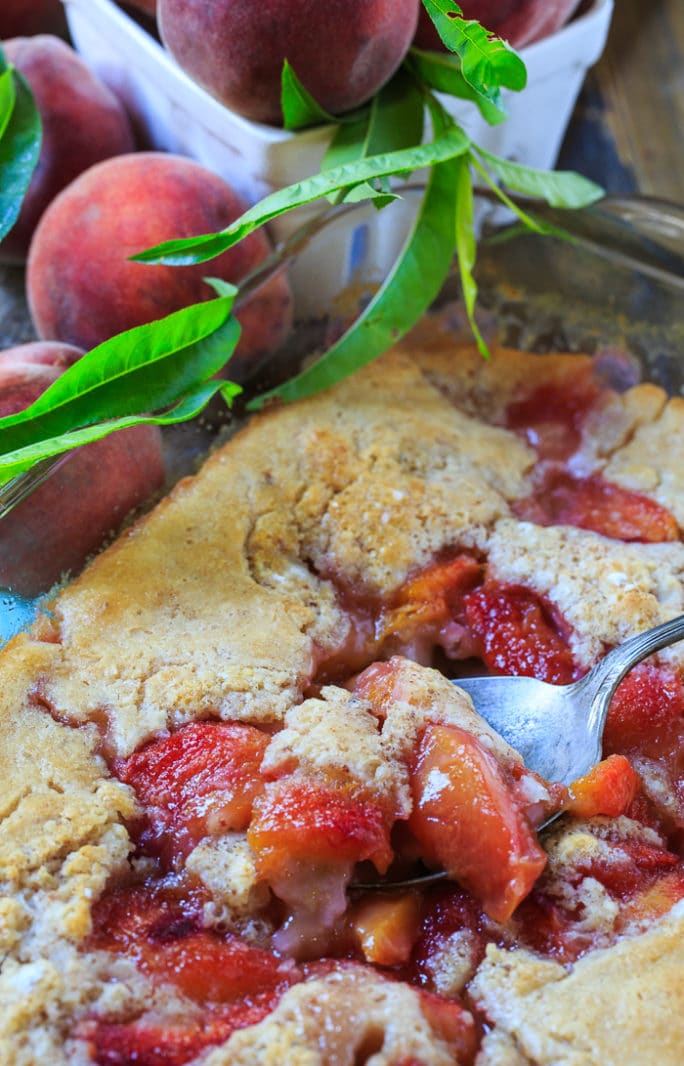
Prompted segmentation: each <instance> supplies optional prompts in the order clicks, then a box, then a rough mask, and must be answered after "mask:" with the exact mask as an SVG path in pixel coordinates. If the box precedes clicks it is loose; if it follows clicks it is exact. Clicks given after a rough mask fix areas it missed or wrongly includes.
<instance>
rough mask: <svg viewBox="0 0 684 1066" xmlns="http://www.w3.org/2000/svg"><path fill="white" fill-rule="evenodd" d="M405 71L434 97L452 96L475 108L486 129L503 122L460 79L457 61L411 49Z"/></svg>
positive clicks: (497, 111)
mask: <svg viewBox="0 0 684 1066" xmlns="http://www.w3.org/2000/svg"><path fill="white" fill-rule="evenodd" d="M407 63H408V65H409V67H410V68H411V69H412V70H413V71H414V73H415V75H416V76H417V77H418V78H420V80H421V81H422V82H423V84H424V85H426V86H428V87H429V88H430V89H434V90H435V91H436V92H438V93H446V94H447V95H448V96H455V97H456V98H457V99H459V100H468V101H469V102H470V103H472V104H475V106H476V107H477V108H478V110H479V112H480V114H481V115H482V117H483V118H484V119H485V121H486V122H488V123H489V125H490V126H498V125H499V124H500V123H501V122H505V120H506V112H505V110H504V109H503V108H501V107H496V106H495V105H494V104H492V103H491V102H490V101H489V100H487V99H486V98H485V97H484V96H482V95H481V94H480V93H478V92H477V91H476V90H475V89H473V88H472V86H471V85H469V84H468V82H467V81H466V80H465V78H464V77H463V72H462V70H461V63H460V60H459V59H458V58H457V57H456V56H452V55H445V54H444V53H443V52H422V51H420V50H419V49H417V48H413V49H412V50H411V52H410V53H409V57H408V59H407Z"/></svg>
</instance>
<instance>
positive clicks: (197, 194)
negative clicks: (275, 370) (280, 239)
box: [27, 152, 292, 377]
mask: <svg viewBox="0 0 684 1066" xmlns="http://www.w3.org/2000/svg"><path fill="white" fill-rule="evenodd" d="M246 206H247V205H246V204H245V203H244V202H243V201H242V199H241V198H240V197H239V196H238V195H237V193H235V192H234V190H233V189H232V188H231V187H230V185H228V184H227V183H226V182H225V181H224V180H223V179H222V178H220V177H218V176H217V175H216V174H213V173H212V172H211V171H209V170H207V169H206V168H205V167H203V166H201V165H200V164H199V163H195V162H193V161H192V160H190V159H185V158H182V157H181V156H174V155H165V154H163V153H161V152H138V153H137V154H133V155H122V156H116V157H115V158H113V159H108V160H105V162H103V163H98V164H97V166H94V167H92V168H91V169H90V170H88V171H86V173H85V174H81V176H80V177H78V178H77V179H76V181H74V182H73V183H72V184H71V185H70V186H69V187H68V188H66V189H65V190H64V191H63V192H62V193H60V195H59V196H58V197H57V199H56V200H54V201H53V202H52V204H51V205H50V206H49V207H48V209H47V211H46V212H45V214H44V215H43V217H42V219H41V221H40V224H39V226H38V229H37V230H36V233H35V235H34V238H33V241H32V243H31V249H30V253H29V260H28V269H27V295H28V301H29V306H30V308H31V314H32V316H33V321H34V325H35V327H36V330H37V332H38V333H39V335H40V336H41V337H43V338H45V339H46V340H61V341H64V342H67V343H69V344H76V345H78V347H80V348H85V349H90V348H93V347H95V345H97V344H99V343H100V342H101V341H104V340H107V339H108V338H109V337H112V336H113V335H114V334H116V333H120V332H122V331H123V330H126V329H131V328H132V327H133V326H139V325H142V324H143V323H145V322H151V321H153V320H155V319H158V318H162V317H163V316H164V315H168V314H170V313H171V312H172V311H177V310H179V309H180V308H182V307H186V306H187V305H188V304H192V303H196V302H198V301H200V300H207V299H209V298H211V297H213V296H215V293H214V291H213V290H212V289H211V288H210V287H209V286H208V285H207V284H206V283H205V281H204V280H203V279H204V278H205V277H206V276H214V277H218V278H223V279H224V280H226V281H230V282H238V281H240V279H242V278H243V277H244V276H245V275H246V274H248V273H249V272H250V271H251V270H252V269H253V268H254V267H255V266H256V265H257V264H258V263H260V262H261V261H262V260H263V259H265V258H266V256H267V255H268V254H269V253H270V250H271V248H270V244H269V241H268V238H267V237H266V235H265V234H264V233H263V232H257V233H253V234H251V235H250V236H249V237H247V238H246V239H245V240H244V241H241V242H240V243H239V244H237V245H235V246H234V247H233V248H230V249H228V251H227V252H224V253H223V255H220V256H219V257H218V258H217V259H213V260H211V262H209V263H200V264H198V265H196V266H186V267H172V266H155V265H150V264H146V263H133V262H131V261H130V259H129V257H130V256H131V255H133V254H134V253H135V252H140V251H143V250H144V249H145V248H148V247H150V246H151V245H155V244H158V243H159V242H161V241H165V240H169V239H171V238H176V237H192V236H196V235H198V234H201V233H209V232H212V231H215V230H221V229H224V228H225V227H226V226H228V225H229V224H230V223H231V222H233V221H234V220H235V219H236V218H237V217H238V215H240V214H242V212H243V211H244V210H246ZM291 316H292V303H291V296H290V290H289V286H288V284H287V280H286V279H285V277H284V276H282V275H278V276H276V277H274V278H272V279H271V280H270V281H269V282H267V283H266V284H265V285H264V286H262V287H261V288H260V289H258V290H257V291H256V292H255V294H254V295H253V296H252V297H251V299H250V300H249V302H248V303H247V304H246V305H245V306H244V308H243V309H242V310H241V312H240V314H239V315H238V318H239V319H240V321H241V323H242V325H243V335H242V337H241V339H240V343H239V346H238V349H237V357H238V359H239V361H240V363H241V364H242V366H243V367H246V366H247V365H254V364H255V363H256V362H258V361H259V360H260V359H261V358H262V357H263V356H264V355H266V354H268V353H269V352H270V351H271V350H273V349H275V348H277V347H278V345H279V344H280V343H281V342H282V340H283V339H284V338H285V336H286V335H287V333H288V331H289V328H290V323H291ZM238 373H239V364H238V363H237V361H236V360H233V361H232V362H231V364H230V365H229V367H228V374H229V376H230V377H234V376H238Z"/></svg>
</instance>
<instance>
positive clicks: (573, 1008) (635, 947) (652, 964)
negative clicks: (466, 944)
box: [470, 904, 684, 1066]
mask: <svg viewBox="0 0 684 1066" xmlns="http://www.w3.org/2000/svg"><path fill="white" fill-rule="evenodd" d="M470 991H471V993H472V995H473V996H474V998H475V1000H476V1002H477V1003H478V1005H479V1006H480V1007H481V1008H482V1009H483V1010H484V1011H485V1013H486V1014H487V1016H488V1017H489V1018H491V1020H492V1021H493V1022H495V1023H496V1025H497V1026H498V1027H500V1028H501V1029H502V1030H503V1031H504V1032H506V1033H508V1034H510V1036H511V1037H512V1038H513V1041H514V1043H515V1045H516V1046H518V1047H519V1048H520V1050H521V1052H522V1053H523V1054H524V1055H527V1056H528V1058H529V1060H530V1062H532V1063H534V1066H644V1063H650V1062H657V1063H658V1066H679V1063H681V1061H682V1047H684V913H683V912H682V905H681V904H678V905H677V906H676V907H675V908H674V909H673V911H672V912H671V914H670V915H669V916H668V917H667V918H666V919H664V920H663V921H662V922H661V923H660V924H659V925H657V926H656V927H655V928H654V929H652V930H650V931H649V932H647V933H645V934H643V935H642V936H639V937H635V938H633V939H626V940H622V941H620V942H619V943H617V944H615V945H614V946H613V947H611V948H609V949H607V950H605V951H596V952H594V953H592V954H591V955H589V956H587V957H586V958H584V959H581V960H580V961H579V962H577V963H576V964H575V966H574V967H572V968H571V969H570V970H569V971H566V970H564V969H563V967H562V966H559V965H557V964H556V963H552V962H541V961H539V960H537V959H534V958H533V957H532V956H528V955H526V954H525V953H524V952H520V951H514V952H507V951H502V950H501V949H500V948H496V947H494V946H492V945H490V947H489V948H488V949H487V957H486V960H485V962H484V963H483V965H482V967H481V968H480V971H479V973H478V974H477V976H476V977H475V979H474V980H473V981H472V983H471V985H470ZM523 1061H524V1060H523Z"/></svg>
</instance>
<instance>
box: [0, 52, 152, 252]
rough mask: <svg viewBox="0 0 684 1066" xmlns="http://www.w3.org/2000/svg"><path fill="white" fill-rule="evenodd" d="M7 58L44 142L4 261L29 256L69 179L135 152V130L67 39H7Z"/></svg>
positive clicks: (1, 248) (7, 240)
mask: <svg viewBox="0 0 684 1066" xmlns="http://www.w3.org/2000/svg"><path fill="white" fill-rule="evenodd" d="M4 49H5V56H6V58H7V60H8V62H10V63H13V64H14V66H15V67H16V68H17V70H19V71H21V73H22V74H23V75H24V77H25V78H26V80H27V82H28V83H29V86H30V87H31V91H32V93H33V96H34V99H35V101H36V105H37V107H38V110H39V111H40V116H41V119H42V123H43V143H42V146H41V151H40V158H39V160H38V166H37V167H36V169H35V171H34V174H33V177H32V179H31V184H30V185H29V188H28V192H27V193H26V197H25V199H24V203H23V205H22V208H21V212H20V214H19V218H18V220H17V222H16V223H15V225H14V227H13V229H12V230H11V231H10V233H9V234H8V235H7V237H6V238H5V240H4V241H3V242H2V244H1V245H0V258H2V259H4V260H5V261H14V260H23V259H25V258H26V254H27V252H28V247H29V243H30V240H31V236H32V234H33V231H34V230H35V228H36V225H37V224H38V220H39V218H40V216H41V215H42V213H43V211H44V210H45V208H46V207H47V205H48V204H49V203H50V202H51V200H53V199H54V198H55V196H56V195H57V193H58V192H60V191H61V190H62V189H63V188H64V187H65V186H66V185H68V184H69V182H71V181H73V179H74V178H75V177H76V176H77V175H78V174H80V173H82V171H84V170H87V169H88V167H91V166H92V165H93V164H94V163H99V162H100V160H102V159H106V158H108V157H109V156H112V155H120V154H122V153H123V152H131V151H132V150H133V148H134V147H135V145H134V142H133V133H132V131H131V127H130V124H129V121H128V118H127V116H126V112H125V111H124V109H123V107H122V105H121V104H120V103H119V101H118V100H117V98H116V96H114V94H113V93H112V92H110V90H109V89H108V88H107V87H106V86H105V85H103V84H102V83H101V82H100V81H98V79H97V78H96V77H95V75H94V74H92V73H91V72H90V70H89V69H88V67H87V66H86V65H85V63H84V62H83V60H82V59H80V58H79V56H77V55H76V53H75V52H74V50H73V49H72V48H70V47H69V46H68V45H67V44H65V43H64V41H60V40H59V38H57V37H50V36H48V35H47V34H42V35H40V36H37V37H16V38H14V39H12V40H9V41H5V44H4Z"/></svg>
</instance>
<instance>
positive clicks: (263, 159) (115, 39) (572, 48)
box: [63, 0, 613, 238]
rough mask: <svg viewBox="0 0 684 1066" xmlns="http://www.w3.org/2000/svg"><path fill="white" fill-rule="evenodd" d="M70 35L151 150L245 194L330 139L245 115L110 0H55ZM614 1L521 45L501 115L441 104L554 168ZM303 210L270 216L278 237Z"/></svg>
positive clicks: (252, 195)
mask: <svg viewBox="0 0 684 1066" xmlns="http://www.w3.org/2000/svg"><path fill="white" fill-rule="evenodd" d="M63 2H64V3H65V5H66V12H67V18H68V22H69V30H70V32H71V36H72V39H73V42H74V44H75V46H76V48H77V49H78V51H79V52H80V53H81V54H82V56H83V58H84V59H85V60H86V61H87V62H88V64H89V65H90V66H91V67H92V69H93V70H95V71H96V73H97V74H98V75H99V77H100V78H101V79H102V80H103V81H105V82H106V83H107V84H108V85H109V86H110V88H111V89H113V90H114V91H115V92H116V93H117V95H118V96H119V97H120V98H121V99H122V100H123V102H124V104H125V105H126V107H127V109H128V110H129V112H130V114H131V115H132V117H133V119H134V122H135V124H136V126H137V128H138V131H139V133H140V134H141V136H142V137H143V139H144V140H145V141H146V142H147V145H148V146H150V147H152V148H158V149H161V150H164V151H169V152H178V153H180V154H181V155H188V156H191V157H192V158H194V159H197V160H198V161H199V162H200V163H203V164H204V165H205V166H207V167H209V168H210V169H211V170H214V171H216V172H217V173H219V174H221V175H222V176H223V177H224V178H225V179H226V180H227V181H229V182H230V184H231V185H232V186H233V187H234V188H236V189H237V190H238V192H240V193H241V194H242V195H243V196H244V197H245V198H246V199H247V200H248V201H250V202H255V201H256V200H258V199H260V198H261V197H262V196H264V195H266V194H267V193H269V192H271V191H273V190H274V189H277V188H281V187H283V186H285V185H289V184H291V183H292V182H295V181H298V180H301V179H302V178H304V177H308V176H310V175H311V174H315V173H316V172H317V171H318V170H319V168H320V161H321V158H322V155H323V152H324V151H325V148H326V146H327V144H328V142H329V139H330V129H329V127H326V126H321V127H317V128H314V129H310V130H305V131H303V132H299V133H289V132H287V131H286V130H282V129H278V128H275V127H272V126H265V125H262V124H260V123H255V122H249V121H247V120H246V119H244V118H242V117H241V116H240V115H237V114H235V113H234V112H232V111H230V110H229V109H228V108H226V107H224V106H223V105H222V104H220V103H219V102H218V101H217V100H215V99H214V98H213V97H212V96H210V95H209V94H208V93H207V92H205V91H204V89H201V88H200V87H199V86H198V85H196V84H195V82H193V81H192V80H191V79H190V78H189V77H188V76H187V75H186V74H185V73H184V72H183V71H182V70H181V69H180V68H179V67H178V65H177V64H176V62H175V60H174V59H173V57H172V56H171V55H170V54H169V53H168V52H166V51H165V50H164V48H163V47H162V46H161V44H160V43H159V41H158V40H156V39H155V38H154V37H153V36H152V35H151V34H150V33H148V32H147V30H146V29H144V28H143V27H142V26H141V25H139V24H138V23H137V22H135V21H134V20H133V19H132V18H130V17H129V16H128V15H127V14H126V13H125V12H124V11H123V10H122V9H121V8H120V7H118V6H117V5H116V4H115V3H114V2H113V0H63ZM612 10H613V0H594V3H593V4H592V5H591V7H590V8H589V10H588V11H586V12H585V13H584V14H582V15H581V16H579V17H578V18H576V19H574V20H573V21H571V22H570V23H569V24H568V25H567V26H565V27H564V28H563V29H562V30H560V31H559V32H558V33H555V34H553V35H552V36H550V37H547V38H546V39H544V40H542V41H539V42H537V43H536V44H533V45H530V46H529V47H527V48H525V49H523V50H522V52H521V55H522V57H523V59H524V60H525V63H526V65H527V71H528V86H527V88H526V89H525V91H524V92H523V93H521V94H517V95H516V94H509V98H508V100H507V105H508V109H509V118H508V120H507V121H506V122H504V123H503V124H502V125H500V126H496V127H490V126H488V125H487V124H486V123H485V122H484V120H483V119H482V118H481V117H480V116H479V113H478V112H477V110H476V109H475V108H474V107H473V106H472V105H470V104H467V103H466V104H464V103H461V102H459V101H457V100H454V98H453V97H444V98H443V99H444V104H445V106H446V107H447V108H448V109H449V111H451V113H452V114H453V115H455V116H456V117H457V118H458V119H459V121H461V122H462V123H463V126H464V128H465V129H466V132H467V133H468V134H469V136H471V137H472V138H473V140H475V141H476V142H477V143H478V144H480V145H481V146H482V147H483V148H486V149H488V150H489V151H492V152H495V153H497V154H499V155H502V156H505V157H507V158H509V159H514V160H516V161H518V162H521V163H525V164H527V165H529V166H536V167H545V168H548V167H553V165H554V164H555V161H556V157H557V155H558V151H559V149H560V145H561V141H562V138H563V134H564V132H565V128H566V126H567V123H568V121H569V119H570V115H571V113H572V109H573V106H574V103H575V100H576V98H577V95H578V93H579V90H580V87H581V85H582V81H583V80H584V76H585V74H586V72H587V70H588V69H589V68H590V67H591V66H592V65H593V64H594V63H595V62H596V61H597V60H598V58H599V56H600V55H601V53H602V51H603V47H604V45H605V41H606V37H607V34H608V28H609V25H610V19H611V15H612ZM302 217H303V215H302V213H301V212H297V214H296V216H294V217H293V216H290V215H287V216H285V217H284V218H283V219H278V220H276V221H275V222H274V223H273V225H272V227H271V231H272V233H273V235H274V237H276V238H280V237H282V236H283V235H285V234H286V233H289V232H291V231H292V229H293V227H296V226H297V225H299V224H300V223H301V221H302Z"/></svg>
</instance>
